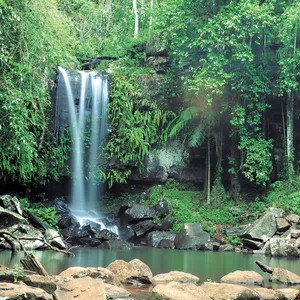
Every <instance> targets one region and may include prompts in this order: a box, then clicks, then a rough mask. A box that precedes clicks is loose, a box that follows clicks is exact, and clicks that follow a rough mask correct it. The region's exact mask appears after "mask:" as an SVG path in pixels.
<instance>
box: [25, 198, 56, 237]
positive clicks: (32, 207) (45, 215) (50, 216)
mask: <svg viewBox="0 0 300 300" xmlns="http://www.w3.org/2000/svg"><path fill="white" fill-rule="evenodd" d="M20 203H21V206H22V207H23V208H24V209H28V210H29V211H30V212H31V213H32V214H34V215H35V216H36V217H38V218H40V219H41V220H42V221H43V222H45V224H46V225H47V226H49V228H51V229H54V230H56V231H57V232H59V227H58V223H57V220H56V209H55V207H52V206H45V204H44V203H41V202H38V203H32V204H30V203H29V200H28V199H27V198H21V199H20Z"/></svg>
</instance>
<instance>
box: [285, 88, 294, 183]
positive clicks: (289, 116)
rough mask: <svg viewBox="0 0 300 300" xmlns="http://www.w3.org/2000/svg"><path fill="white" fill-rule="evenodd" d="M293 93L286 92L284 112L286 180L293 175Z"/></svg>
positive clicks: (290, 178)
mask: <svg viewBox="0 0 300 300" xmlns="http://www.w3.org/2000/svg"><path fill="white" fill-rule="evenodd" d="M293 138H294V95H293V93H292V92H290V93H289V94H288V99H287V112H286V152H287V172H288V180H289V181H291V180H292V179H293V177H294V140H293Z"/></svg>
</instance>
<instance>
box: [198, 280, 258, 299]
mask: <svg viewBox="0 0 300 300" xmlns="http://www.w3.org/2000/svg"><path fill="white" fill-rule="evenodd" d="M200 287H201V288H202V289H203V291H204V292H205V293H206V294H207V295H208V296H209V297H210V298H212V299H214V300H227V299H231V300H241V299H243V300H247V299H249V300H260V297H259V295H258V294H257V293H256V292H255V291H254V290H252V289H250V288H248V287H245V286H241V285H236V284H228V283H212V282H204V283H203V284H202V285H201V286H200Z"/></svg>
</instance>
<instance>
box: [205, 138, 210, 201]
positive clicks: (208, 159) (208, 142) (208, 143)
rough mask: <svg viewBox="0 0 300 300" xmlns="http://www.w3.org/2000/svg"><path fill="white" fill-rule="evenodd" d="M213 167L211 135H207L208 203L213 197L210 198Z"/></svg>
mask: <svg viewBox="0 0 300 300" xmlns="http://www.w3.org/2000/svg"><path fill="white" fill-rule="evenodd" d="M210 168H211V163H210V136H209V135H208V136H207V198H206V202H207V204H210V203H211V199H210V185H211V182H210V172H211V170H210Z"/></svg>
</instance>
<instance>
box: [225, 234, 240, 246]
mask: <svg viewBox="0 0 300 300" xmlns="http://www.w3.org/2000/svg"><path fill="white" fill-rule="evenodd" d="M227 243H229V244H231V245H232V246H238V245H240V244H241V239H240V237H239V236H236V235H234V236H229V237H228V238H227Z"/></svg>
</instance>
